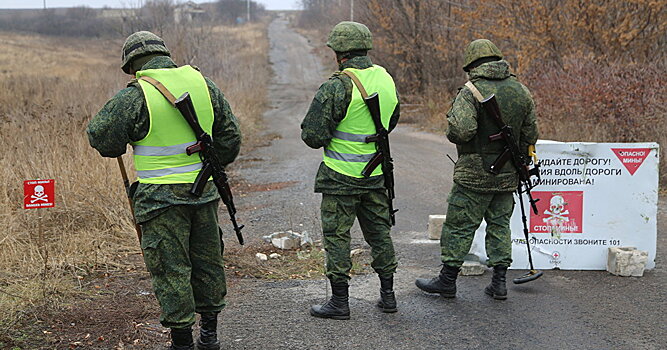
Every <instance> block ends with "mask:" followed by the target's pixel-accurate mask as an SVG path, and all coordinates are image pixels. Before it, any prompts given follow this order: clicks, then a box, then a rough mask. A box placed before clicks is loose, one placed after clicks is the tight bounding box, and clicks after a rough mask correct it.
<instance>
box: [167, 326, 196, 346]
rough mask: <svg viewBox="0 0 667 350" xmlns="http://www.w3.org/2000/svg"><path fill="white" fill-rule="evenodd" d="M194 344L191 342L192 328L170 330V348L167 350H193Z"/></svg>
mask: <svg viewBox="0 0 667 350" xmlns="http://www.w3.org/2000/svg"><path fill="white" fill-rule="evenodd" d="M194 349H195V344H194V343H193V341H192V328H190V327H188V328H172V329H171V346H170V347H169V350H194Z"/></svg>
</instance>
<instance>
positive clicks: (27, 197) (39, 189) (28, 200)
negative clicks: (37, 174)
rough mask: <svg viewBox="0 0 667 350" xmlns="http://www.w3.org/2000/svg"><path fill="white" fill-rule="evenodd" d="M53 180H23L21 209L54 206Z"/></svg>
mask: <svg viewBox="0 0 667 350" xmlns="http://www.w3.org/2000/svg"><path fill="white" fill-rule="evenodd" d="M55 192H56V191H55V181H54V180H53V179H50V180H26V181H23V209H36V208H50V207H53V206H55V205H56V204H55Z"/></svg>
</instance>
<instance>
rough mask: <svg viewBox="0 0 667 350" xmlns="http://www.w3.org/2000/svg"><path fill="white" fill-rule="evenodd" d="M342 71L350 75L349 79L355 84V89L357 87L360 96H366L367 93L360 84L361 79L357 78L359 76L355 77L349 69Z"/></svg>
mask: <svg viewBox="0 0 667 350" xmlns="http://www.w3.org/2000/svg"><path fill="white" fill-rule="evenodd" d="M342 73H343V74H345V75H347V76H348V77H350V79H352V82H353V83H354V85H356V86H357V89H359V92H360V93H361V97H363V98H364V99H366V98H368V93H367V92H366V89H365V88H364V86H363V85H361V81H360V80H359V78H357V76H356V75H354V73H352V72H350V71H349V70H344V71H342Z"/></svg>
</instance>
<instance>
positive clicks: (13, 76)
mask: <svg viewBox="0 0 667 350" xmlns="http://www.w3.org/2000/svg"><path fill="white" fill-rule="evenodd" d="M207 32H208V33H210V34H209V35H208V36H207V43H206V45H207V46H206V49H205V50H195V49H196V48H193V45H194V44H196V43H194V44H189V46H188V45H181V46H179V45H178V43H175V44H174V45H173V49H172V50H173V51H174V56H175V58H176V60H177V61H178V62H179V63H183V62H184V61H186V59H184V58H183V57H184V55H185V54H187V53H188V51H186V50H191V51H192V50H194V51H197V53H198V55H197V56H196V57H190V59H189V60H187V61H189V62H190V61H191V62H192V63H193V64H195V65H198V66H199V67H200V68H201V69H202V71H203V73H204V74H206V75H208V76H210V77H211V78H212V79H213V80H214V81H215V82H216V83H217V84H218V85H219V86H220V88H221V89H222V90H223V92H224V93H225V94H226V97H227V99H228V100H229V101H230V103H231V105H232V108H233V111H234V112H235V114H236V115H237V117H239V119H240V121H241V126H242V129H243V133H244V136H246V140H247V139H250V138H249V137H248V136H249V135H252V134H253V133H255V132H257V130H258V125H259V119H260V118H261V114H262V112H263V111H264V108H265V105H266V104H265V99H266V83H267V82H268V80H269V74H270V67H268V59H267V54H268V40H267V38H266V31H265V24H264V23H262V24H253V25H249V26H245V27H242V28H227V27H217V28H214V29H210V30H207ZM176 34H178V33H176ZM176 34H171V33H165V39H166V41H167V43H168V44H169V42H170V41H169V40H170V39H177V38H178V36H177V35H176ZM188 35H190V34H188ZM122 41H123V38H118V39H116V40H106V41H101V40H99V39H97V40H82V39H76V40H75V39H63V38H50V37H41V36H35V35H23V34H15V33H7V32H0V91H2V92H3V93H2V94H0V106H2V109H1V110H0V136H1V138H0V147H2V149H3V153H2V157H0V169H2V170H0V171H1V172H2V174H1V175H2V177H3V181H2V182H0V252H2V253H0V309H2V310H3V312H2V313H0V348H2V347H3V343H4V344H5V345H7V344H11V342H12V338H13V337H16V334H14V333H12V332H14V329H13V327H12V325H13V324H15V323H16V322H23V323H25V321H26V318H29V317H33V316H32V315H31V314H30V312H29V310H34V309H36V308H38V307H40V306H44V305H50V306H57V305H59V303H60V302H61V301H63V300H68V298H70V297H71V296H72V294H73V293H82V292H83V289H81V288H77V287H80V286H81V281H82V280H84V279H85V278H86V276H88V275H90V274H93V272H99V271H100V270H103V271H118V270H121V269H123V270H124V269H126V268H128V269H130V268H132V267H133V265H134V264H135V263H132V262H130V261H136V260H137V259H136V255H137V254H140V253H139V247H138V244H137V242H136V236H135V234H134V231H133V230H134V229H133V225H132V224H131V222H130V220H131V219H130V215H129V209H128V208H127V199H126V198H125V195H124V191H123V189H122V183H121V180H120V176H119V171H118V169H117V165H116V162H115V161H114V160H112V159H103V158H101V157H100V156H99V154H98V153H97V152H96V151H94V150H93V149H92V148H90V146H89V145H88V140H87V137H86V134H85V127H86V125H87V122H88V120H89V119H90V118H91V116H92V115H94V114H95V113H96V112H97V110H99V109H100V108H101V107H102V105H103V104H104V103H105V101H106V100H108V99H109V98H110V97H111V96H113V94H115V93H116V92H117V91H118V90H120V89H121V88H123V87H124V84H125V83H126V82H127V79H128V77H127V76H125V75H123V74H122V72H121V71H120V69H119V61H120V60H119V51H120V46H121V45H122ZM200 44H201V43H200ZM126 158H128V157H126ZM126 163H131V161H130V159H129V158H128V159H126ZM37 178H41V179H48V178H53V179H55V181H56V206H55V208H50V209H37V210H23V209H22V200H23V199H22V197H23V192H22V182H23V181H24V180H26V179H37ZM22 319H23V320H22Z"/></svg>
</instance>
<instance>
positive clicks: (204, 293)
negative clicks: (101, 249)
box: [141, 201, 227, 328]
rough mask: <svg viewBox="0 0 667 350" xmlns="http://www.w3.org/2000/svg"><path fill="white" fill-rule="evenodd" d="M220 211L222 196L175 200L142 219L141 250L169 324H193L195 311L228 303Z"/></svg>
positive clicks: (164, 320)
mask: <svg viewBox="0 0 667 350" xmlns="http://www.w3.org/2000/svg"><path fill="white" fill-rule="evenodd" d="M217 211H218V201H214V202H209V203H206V204H201V205H174V206H171V207H169V208H168V209H167V210H165V211H164V212H162V213H161V214H160V215H159V216H157V217H155V218H153V219H151V220H149V221H147V222H145V223H143V224H142V229H143V237H142V239H141V249H142V250H143V252H144V262H145V263H146V267H147V268H148V271H149V272H150V273H151V278H152V282H153V289H154V290H155V296H156V297H157V300H158V302H159V303H160V308H161V309H162V314H161V315H160V323H162V325H163V326H165V327H169V328H185V327H189V326H192V325H193V324H194V323H195V312H197V313H202V312H219V311H220V310H222V309H223V308H224V307H225V295H226V294H227V284H226V282H225V270H224V265H223V261H222V252H223V250H224V245H223V244H222V242H221V241H220V236H219V231H218V213H217Z"/></svg>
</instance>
